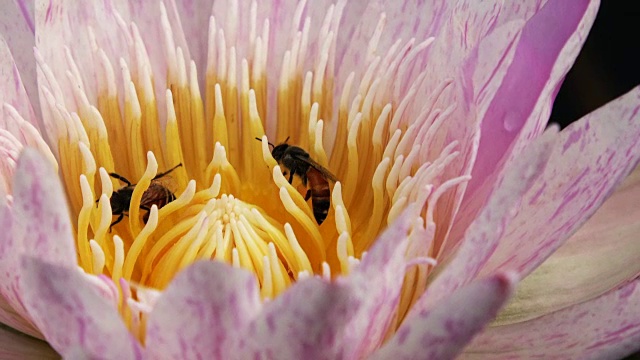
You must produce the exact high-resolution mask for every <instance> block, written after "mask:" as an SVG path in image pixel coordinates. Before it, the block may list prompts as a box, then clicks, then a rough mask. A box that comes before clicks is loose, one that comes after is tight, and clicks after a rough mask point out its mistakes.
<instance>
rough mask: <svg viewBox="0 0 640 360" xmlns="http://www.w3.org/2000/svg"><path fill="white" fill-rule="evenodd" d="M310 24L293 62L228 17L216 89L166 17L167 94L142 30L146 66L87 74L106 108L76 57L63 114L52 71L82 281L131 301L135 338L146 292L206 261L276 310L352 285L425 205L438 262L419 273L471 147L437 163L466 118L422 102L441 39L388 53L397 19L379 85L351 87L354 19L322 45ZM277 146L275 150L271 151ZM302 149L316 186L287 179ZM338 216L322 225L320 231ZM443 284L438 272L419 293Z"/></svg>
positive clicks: (331, 31) (102, 64)
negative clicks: (238, 278) (399, 220)
mask: <svg viewBox="0 0 640 360" xmlns="http://www.w3.org/2000/svg"><path fill="white" fill-rule="evenodd" d="M256 6H257V5H256V3H255V2H254V3H253V5H252V9H254V8H255V7H256ZM304 6H305V5H304V2H301V3H300V5H299V8H298V9H297V10H296V12H295V14H296V16H295V18H294V19H293V24H292V27H293V34H291V36H290V40H291V42H290V48H289V50H287V51H285V52H284V55H283V56H282V58H281V59H277V58H273V56H272V57H270V56H269V55H270V54H269V51H270V47H269V41H270V40H269V39H270V38H272V37H270V24H269V21H268V20H265V21H264V23H263V24H262V31H261V33H260V31H259V30H258V31H256V29H257V28H258V26H257V25H258V24H257V20H256V12H255V11H254V10H255V9H254V10H252V11H251V12H250V14H244V15H242V16H248V17H249V18H248V19H238V18H236V17H238V16H240V15H238V12H237V9H236V11H233V10H230V15H229V16H230V17H231V18H229V17H228V18H227V21H228V23H230V24H239V23H243V24H247V23H248V24H249V25H250V26H249V28H250V29H252V30H251V31H250V32H249V34H248V35H247V36H248V38H246V39H245V38H242V39H240V38H238V39H236V38H237V37H239V35H238V34H236V33H235V30H236V29H235V28H232V29H227V31H229V30H231V32H232V34H229V33H228V32H227V33H225V31H224V30H223V29H222V27H219V26H218V25H217V23H216V20H215V19H214V18H213V17H212V18H211V20H210V26H209V31H208V58H207V65H206V66H207V67H206V72H205V76H204V82H203V83H202V84H200V83H199V80H200V77H199V76H198V70H197V68H196V63H195V62H194V61H190V60H189V55H188V54H187V53H186V52H185V51H184V49H182V48H181V47H180V46H176V41H175V38H174V31H180V30H179V29H175V28H172V26H171V25H170V22H169V20H168V17H167V12H166V9H165V7H164V5H161V15H162V17H161V21H162V24H163V30H164V33H163V39H164V44H163V45H164V51H165V56H166V69H165V71H166V73H167V83H166V84H163V85H162V86H157V85H158V84H155V83H154V75H153V73H152V69H153V66H152V62H151V61H150V59H149V56H148V54H147V50H146V47H145V44H144V42H143V40H142V37H141V35H140V33H139V30H138V28H137V26H136V24H131V25H130V27H126V26H123V28H122V29H119V30H120V31H124V33H125V35H124V38H125V39H127V41H128V45H129V49H130V53H129V54H128V55H127V56H125V57H126V58H128V60H127V59H125V57H123V58H120V59H119V67H120V69H121V76H120V77H118V76H116V72H115V70H114V68H113V64H112V61H111V60H110V59H109V58H108V57H107V55H106V53H105V51H103V50H102V49H101V48H100V44H95V49H94V56H95V59H96V61H95V63H97V64H98V65H97V66H96V67H95V68H91V69H82V70H83V71H86V72H88V73H89V74H93V75H92V76H94V78H96V79H98V81H97V82H96V89H92V91H93V93H95V94H97V95H96V97H95V99H91V100H90V96H89V95H87V93H86V90H87V89H86V88H85V84H84V83H83V81H82V77H81V76H80V75H79V74H80V71H79V69H78V66H77V64H76V63H75V61H74V57H73V55H72V52H71V50H70V49H65V50H66V55H67V56H66V58H67V61H68V68H69V69H70V71H68V72H67V73H66V75H67V79H65V80H68V81H69V82H70V84H71V85H72V86H70V88H71V89H73V95H74V96H73V99H65V98H63V96H62V92H61V90H60V85H59V84H58V81H62V80H61V79H60V78H59V77H58V78H57V77H56V76H54V75H53V72H52V71H51V69H50V68H49V67H48V65H47V64H46V63H45V62H44V61H43V60H42V58H41V57H40V56H37V57H38V67H39V69H40V70H41V71H42V73H43V74H44V78H45V79H46V81H44V84H43V85H42V93H43V96H44V99H45V103H46V104H47V105H48V106H45V109H43V111H44V112H46V113H47V114H49V116H50V117H51V118H52V119H54V121H52V123H53V124H55V126H56V128H55V129H53V130H54V133H55V135H56V136H57V154H58V159H59V161H60V171H61V176H62V179H63V182H64V185H65V187H66V190H67V194H68V198H69V203H70V207H71V212H72V216H74V217H75V218H77V221H76V222H75V226H76V230H77V237H76V240H77V248H78V261H79V265H80V266H81V267H82V268H83V269H84V270H85V272H87V273H90V274H94V275H99V276H100V277H101V278H102V279H107V278H110V279H111V281H112V283H113V284H116V287H117V289H118V293H119V294H120V295H119V296H120V298H121V299H125V300H126V301H125V300H123V301H122V302H121V304H129V305H131V304H134V305H131V306H133V307H131V306H129V307H123V306H121V309H123V308H126V309H125V310H122V311H123V314H125V315H126V316H125V318H126V319H129V320H130V321H133V320H131V318H132V316H133V315H132V314H133V313H136V314H138V315H135V316H133V317H134V318H135V317H136V316H137V319H138V320H135V321H133V322H132V323H130V324H139V323H140V321H139V320H140V316H141V315H140V314H141V313H144V311H145V310H144V309H145V306H143V305H144V304H143V303H144V302H145V300H144V299H145V298H146V297H145V295H144V294H145V290H142V289H145V288H153V289H159V290H161V289H164V288H165V287H166V286H167V285H168V284H169V283H170V281H171V279H172V278H173V277H174V276H175V274H176V273H177V272H178V271H180V270H181V269H183V268H184V267H186V266H188V265H189V264H191V263H193V262H194V261H197V260H203V259H204V260H218V261H224V262H227V263H230V264H232V265H233V266H236V267H241V268H244V269H247V270H249V271H251V272H253V273H254V274H255V276H256V278H257V279H258V282H259V284H260V289H261V294H262V296H263V297H264V298H272V297H274V296H277V295H278V294H279V293H281V292H282V291H283V290H284V289H286V288H287V286H289V285H290V284H291V283H292V282H294V281H296V280H297V279H299V278H300V277H302V276H310V275H322V276H324V277H326V278H331V277H332V276H336V275H345V274H348V273H349V271H350V270H351V269H352V268H353V267H354V266H356V265H357V263H358V261H359V260H358V259H360V258H361V257H362V256H363V254H364V253H365V252H366V251H367V249H368V248H369V247H370V246H371V245H372V243H373V242H374V240H375V238H376V236H377V235H378V234H379V232H380V231H381V230H382V229H383V228H384V227H386V225H387V224H388V223H390V222H392V221H393V220H394V219H395V218H396V217H397V216H398V215H399V213H400V212H401V211H402V210H403V209H405V208H406V207H407V206H408V205H409V204H412V203H417V204H419V206H417V207H416V209H418V210H417V211H418V213H417V214H416V217H417V218H418V219H420V220H421V221H418V222H416V225H415V228H414V231H413V232H412V234H414V237H415V239H413V240H414V241H413V244H412V247H413V248H417V249H420V251H417V252H415V255H416V256H429V255H431V254H432V251H433V248H432V244H431V240H432V239H433V236H434V230H433V228H434V227H435V225H434V223H433V204H434V203H435V201H437V198H438V196H439V195H441V194H442V193H443V192H444V191H446V190H448V189H451V188H454V187H456V186H457V185H459V184H462V183H464V182H465V181H467V180H468V179H467V178H463V177H461V178H455V179H452V180H449V181H447V182H445V181H442V180H438V179H439V178H440V177H441V176H442V174H443V173H444V172H445V170H446V169H447V167H449V166H450V164H452V162H453V160H454V159H455V158H456V156H457V155H458V152H456V151H454V149H455V148H456V146H457V142H456V141H451V142H450V143H448V144H445V145H442V144H441V143H439V144H437V146H436V147H435V149H440V150H439V151H438V152H437V153H436V152H434V151H433V149H434V148H431V147H430V146H429V145H430V144H431V143H432V142H434V141H435V140H434V139H436V136H435V134H436V132H437V130H438V126H439V124H442V122H443V121H444V120H446V119H447V117H448V116H449V115H450V114H451V113H452V111H453V107H452V106H449V107H445V108H444V110H442V111H441V110H440V108H442V106H443V104H442V101H441V100H439V99H440V97H441V95H442V94H443V93H446V90H447V88H448V87H449V84H450V83H451V82H450V81H447V82H446V83H443V84H440V85H438V86H437V87H436V90H435V91H434V93H433V94H431V95H430V96H429V98H428V99H427V101H426V103H425V102H420V103H418V102H417V101H416V98H415V96H416V92H417V90H418V89H419V88H420V87H421V86H422V85H423V82H424V79H425V78H426V73H425V72H424V71H422V72H420V71H419V70H415V69H414V60H415V58H416V56H417V55H418V54H420V53H421V52H422V51H424V50H425V49H426V48H427V47H428V45H429V44H430V43H431V41H432V40H433V39H427V40H425V41H423V42H421V43H418V44H416V42H415V40H414V39H411V40H410V41H408V42H406V43H403V42H401V41H400V40H398V41H397V42H396V43H395V44H393V45H392V46H390V47H389V48H388V49H385V50H378V48H377V47H378V40H379V38H380V33H381V32H382V31H383V25H384V21H385V16H384V14H382V15H381V17H380V22H379V24H378V26H377V27H376V29H375V32H374V33H373V34H372V35H371V40H370V43H369V47H368V52H367V54H366V60H365V61H364V64H365V67H364V71H362V72H361V71H360V69H354V72H352V73H350V74H349V75H348V76H347V77H346V79H345V80H344V81H340V82H338V84H336V80H335V79H334V74H335V73H336V69H335V62H336V38H337V32H338V26H339V23H340V21H339V20H340V16H341V14H340V11H341V10H339V9H338V8H336V7H334V6H331V7H330V9H329V11H328V13H327V15H326V17H325V18H324V20H323V22H322V25H321V27H320V30H319V33H318V34H317V35H316V36H317V37H314V39H311V35H310V26H311V20H310V18H309V17H307V18H306V19H304V21H302V16H301V14H302V13H303V10H304ZM243 33H244V32H243ZM245 35H246V34H245ZM279 36H280V35H279ZM247 44H248V45H247ZM310 44H314V45H313V46H312V45H310ZM236 45H238V46H237V47H236ZM245 45H247V46H245ZM309 54H316V55H315V57H314V58H313V59H311V58H310V55H309ZM363 55H364V54H363ZM123 56H124V55H123ZM238 59H240V60H238ZM275 63H280V64H281V66H280V74H279V78H274V77H273V75H271V74H272V73H273V65H274V64H275ZM269 69H270V70H269ZM416 74H417V76H414V75H416ZM409 77H411V78H412V79H413V81H408V80H407V79H408V78H409ZM406 82H409V85H407V84H406ZM201 85H204V91H203V92H201V91H200V86H201ZM156 94H163V96H161V97H159V98H156ZM202 94H204V96H203V95H202ZM334 94H337V95H334ZM334 97H335V100H334ZM334 102H335V104H334ZM65 104H66V105H65ZM121 105H122V106H121ZM444 105H445V106H447V104H444ZM409 109H419V110H420V111H418V112H416V111H413V112H411V111H409ZM411 114H413V115H411ZM416 119H418V120H420V121H417V120H416ZM265 129H266V130H267V131H266V132H267V133H269V134H273V135H274V136H273V137H271V138H269V139H268V138H267V136H265ZM325 129H330V130H331V131H330V132H325ZM328 134H331V135H328ZM256 138H258V139H261V141H257V140H256ZM285 139H288V140H287V144H290V145H295V146H298V147H300V149H303V150H304V151H305V153H308V156H309V159H311V160H312V161H313V162H306V163H305V164H306V165H307V166H306V168H307V169H312V170H310V171H311V172H313V174H310V173H309V170H305V171H304V172H302V173H300V171H296V169H292V168H291V166H290V164H289V165H287V163H286V162H285V161H283V160H282V158H278V160H280V161H276V159H275V158H274V155H275V153H274V154H272V152H271V151H272V148H273V146H272V145H271V146H270V143H269V140H270V141H273V142H274V144H273V145H279V144H280V143H283V142H285ZM325 142H327V143H329V145H330V146H329V147H327V146H325ZM438 146H440V148H438ZM327 149H331V151H329V152H328V151H327ZM170 169H171V171H170V172H169V173H168V174H161V175H162V176H159V175H158V174H159V173H163V172H167V171H169V170H170ZM314 170H317V172H314ZM291 172H294V173H295V176H293V177H290V174H291ZM325 172H331V173H332V174H333V175H334V176H335V178H336V179H337V181H335V182H334V181H332V180H329V179H328V176H326V175H323V174H325ZM284 174H287V175H286V176H285V175H284ZM290 180H292V181H291V182H290ZM436 180H438V181H436ZM127 182H129V183H127ZM434 182H437V183H438V185H439V187H438V192H436V193H435V194H432V189H433V186H432V185H428V184H433V183H434ZM314 186H315V188H314ZM327 187H328V189H329V193H326V191H325V190H326V188H327ZM309 188H311V192H310V193H309V194H311V198H310V199H309V198H308V197H307V196H306V195H307V191H308V190H309ZM78 189H80V191H78ZM318 194H323V195H322V196H321V195H318ZM329 194H330V195H329ZM96 199H98V201H97V203H96ZM320 200H322V201H320ZM314 201H315V202H314ZM318 204H324V205H322V206H323V208H322V209H318V208H317V207H319V206H320V205H318ZM324 207H326V208H324ZM314 210H315V212H314ZM324 211H327V215H326V219H325V220H324V222H322V224H321V225H319V224H318V223H319V222H320V221H318V218H317V215H316V213H317V212H324ZM120 216H122V220H121V221H120V222H118V223H117V224H114V225H113V226H112V223H113V222H114V221H116V220H117V218H118V217H120ZM419 229H422V231H418V230H419ZM425 229H428V231H426V232H425ZM445 231H446V229H445ZM419 234H427V235H426V236H425V238H424V239H422V238H419V236H418V235H419ZM429 236H430V238H429ZM424 266H425V267H426V266H427V265H424ZM425 278H426V271H422V272H419V273H416V274H415V276H413V277H412V278H411V279H409V280H408V281H410V282H412V283H414V282H415V283H418V282H424V281H425ZM418 292H419V291H416V290H415V287H412V286H410V287H409V288H408V290H407V291H405V293H404V294H403V299H402V302H401V307H404V308H405V309H406V308H408V304H410V303H411V302H412V301H413V300H415V298H416V297H417V296H418V295H419V294H418ZM147 297H148V296H147ZM135 304H137V305H135ZM400 311H401V312H402V311H403V310H400ZM131 326H132V327H135V326H138V325H135V326H134V325H131ZM141 338H143V337H142V336H141Z"/></svg>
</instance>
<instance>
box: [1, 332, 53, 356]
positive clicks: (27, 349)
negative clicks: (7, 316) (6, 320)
mask: <svg viewBox="0 0 640 360" xmlns="http://www.w3.org/2000/svg"><path fill="white" fill-rule="evenodd" d="M0 359H6V360H9V359H14V360H18V359H24V360H35V359H60V355H58V354H57V353H56V352H55V351H54V350H53V349H52V348H51V346H49V345H48V344H47V343H46V342H44V341H42V340H38V339H35V338H32V337H30V336H27V335H25V334H22V333H19V332H17V331H15V330H13V329H10V328H7V327H5V326H3V325H2V324H0Z"/></svg>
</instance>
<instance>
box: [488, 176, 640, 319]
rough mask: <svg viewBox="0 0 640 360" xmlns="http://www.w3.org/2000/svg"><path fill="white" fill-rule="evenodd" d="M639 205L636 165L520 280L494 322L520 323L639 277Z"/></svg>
mask: <svg viewBox="0 0 640 360" xmlns="http://www.w3.org/2000/svg"><path fill="white" fill-rule="evenodd" d="M638 204H640V167H639V168H637V169H636V170H635V171H634V172H633V173H632V174H631V176H629V177H628V178H627V180H625V182H624V183H623V184H622V185H621V186H620V187H619V188H618V189H617V190H616V192H615V193H614V194H613V195H612V196H611V197H610V198H609V199H607V201H605V203H604V204H603V205H602V207H601V208H600V209H598V211H597V212H596V213H595V215H594V216H593V217H592V218H591V219H589V221H587V222H586V223H585V224H584V225H583V226H582V227H581V228H580V230H578V232H577V233H575V234H574V235H573V236H572V237H571V238H569V240H567V242H566V243H565V244H564V245H562V246H561V247H560V248H559V249H558V251H556V252H555V253H553V255H551V256H550V257H549V258H548V259H547V260H545V262H543V263H542V265H540V267H538V268H537V269H536V270H535V271H534V272H532V273H531V274H529V275H528V276H527V277H526V278H524V279H523V280H522V281H521V282H520V284H518V289H517V291H516V294H515V296H514V298H513V299H512V300H511V301H510V302H509V305H507V307H506V308H505V309H504V310H503V311H502V312H501V313H500V316H499V318H498V323H499V324H508V323H513V322H522V321H525V320H529V319H533V318H537V317H539V316H542V315H545V314H548V313H552V312H554V311H557V310H560V309H562V308H565V307H567V306H570V305H573V304H578V303H581V302H584V301H587V300H591V299H593V298H595V297H597V296H599V295H601V294H604V293H605V292H608V291H609V290H611V289H613V288H616V287H618V286H619V285H620V284H622V283H624V282H626V281H628V280H629V279H632V278H634V277H636V276H637V275H639V274H640V241H638V240H639V234H640V206H638ZM541 299H543V300H541Z"/></svg>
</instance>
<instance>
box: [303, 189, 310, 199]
mask: <svg viewBox="0 0 640 360" xmlns="http://www.w3.org/2000/svg"><path fill="white" fill-rule="evenodd" d="M310 197H311V189H308V190H307V194H306V195H305V196H304V201H307V200H309V198H310Z"/></svg>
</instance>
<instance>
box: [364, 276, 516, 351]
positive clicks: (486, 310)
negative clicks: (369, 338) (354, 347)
mask: <svg viewBox="0 0 640 360" xmlns="http://www.w3.org/2000/svg"><path fill="white" fill-rule="evenodd" d="M514 285H515V278H514V277H512V276H510V275H508V274H499V275H496V276H493V277H491V278H489V279H486V280H481V281H477V282H474V283H472V284H470V285H467V286H465V287H464V288H462V289H460V290H458V291H456V292H455V293H454V294H452V295H451V297H449V298H447V299H445V300H443V301H442V302H440V303H439V304H438V305H437V306H436V307H435V308H434V309H432V310H431V311H424V312H420V314H418V315H417V316H416V317H413V318H411V319H410V320H408V321H405V322H404V323H403V324H402V325H401V326H400V328H399V329H398V331H397V333H396V334H395V336H394V337H393V338H392V339H391V340H389V342H388V343H387V344H385V345H384V346H383V347H382V348H381V349H380V350H378V351H377V352H376V353H375V354H374V356H373V359H380V360H382V359H394V360H402V359H452V358H454V357H455V356H456V355H458V354H459V353H460V352H462V350H463V348H464V346H465V345H466V344H467V343H468V342H469V341H471V339H472V338H473V336H474V335H475V334H476V333H477V332H479V331H480V330H482V328H484V327H485V325H486V324H487V323H488V322H489V321H491V320H492V319H493V318H494V317H495V315H496V314H497V313H498V310H499V309H500V308H501V307H502V305H503V304H504V303H505V302H506V300H507V299H508V298H509V296H510V295H511V292H512V290H513V287H514Z"/></svg>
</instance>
